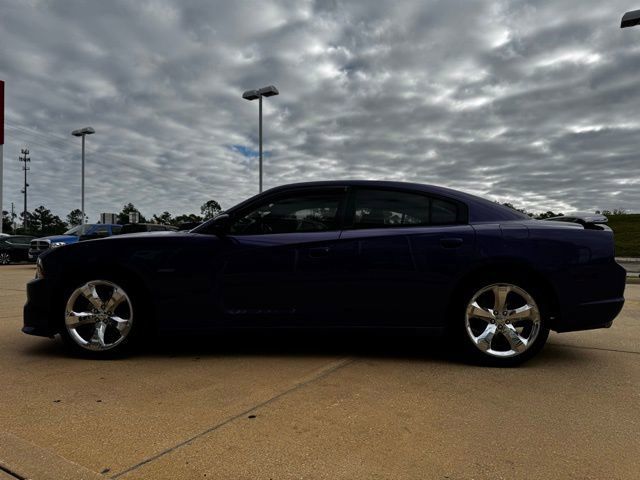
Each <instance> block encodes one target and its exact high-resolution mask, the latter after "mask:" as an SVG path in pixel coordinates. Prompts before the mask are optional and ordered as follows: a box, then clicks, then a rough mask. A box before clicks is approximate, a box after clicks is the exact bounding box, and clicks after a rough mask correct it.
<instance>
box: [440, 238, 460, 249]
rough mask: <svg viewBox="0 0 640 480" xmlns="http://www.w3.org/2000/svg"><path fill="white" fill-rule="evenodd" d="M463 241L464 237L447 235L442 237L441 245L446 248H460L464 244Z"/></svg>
mask: <svg viewBox="0 0 640 480" xmlns="http://www.w3.org/2000/svg"><path fill="white" fill-rule="evenodd" d="M462 243H463V241H462V239H461V238H456V237H447V238H441V239H440V245H442V246H443V247H444V248H458V247H460V246H461V245H462Z"/></svg>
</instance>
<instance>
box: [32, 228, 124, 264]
mask: <svg viewBox="0 0 640 480" xmlns="http://www.w3.org/2000/svg"><path fill="white" fill-rule="evenodd" d="M120 230H122V225H116V224H111V223H94V224H92V223H85V224H84V225H77V226H75V227H73V228H71V229H69V230H67V231H66V232H64V234H63V235H51V236H48V237H42V238H36V239H35V240H32V241H31V246H30V248H29V259H30V260H36V259H37V258H38V256H40V254H41V253H42V252H45V251H47V250H49V249H50V248H57V247H62V246H64V245H70V244H72V243H76V242H79V241H82V240H94V239H97V238H106V237H110V236H111V235H116V234H118V233H120Z"/></svg>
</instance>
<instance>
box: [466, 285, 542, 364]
mask: <svg viewBox="0 0 640 480" xmlns="http://www.w3.org/2000/svg"><path fill="white" fill-rule="evenodd" d="M465 299H466V301H465V303H464V305H465V310H464V312H461V313H462V315H460V316H461V317H462V319H460V320H462V322H460V323H458V327H459V328H458V333H459V334H458V337H459V341H461V342H462V344H463V348H464V350H465V352H466V354H467V356H468V357H470V358H471V359H472V360H473V361H476V362H478V363H482V364H485V365H492V366H507V367H508V366H515V365H519V364H521V363H523V362H525V361H526V360H528V359H530V358H531V357H533V356H534V355H535V354H537V353H538V352H539V351H540V349H541V348H542V347H543V346H544V344H545V342H546V341H547V337H548V336H549V330H548V329H547V328H546V326H545V321H544V303H543V300H544V299H543V298H542V295H541V294H540V293H539V292H537V290H536V289H534V288H532V287H528V286H527V287H525V286H524V285H523V284H522V283H521V282H517V283H516V282H512V281H499V282H495V281H493V282H481V283H479V284H476V285H475V286H474V287H471V288H470V289H468V290H467V292H466V295H465ZM460 337H461V338H460Z"/></svg>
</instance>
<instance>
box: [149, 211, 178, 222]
mask: <svg viewBox="0 0 640 480" xmlns="http://www.w3.org/2000/svg"><path fill="white" fill-rule="evenodd" d="M153 221H154V222H156V223H160V224H162V225H171V224H172V223H173V218H172V217H171V214H170V213H169V212H167V211H164V212H162V213H161V214H160V215H154V216H153Z"/></svg>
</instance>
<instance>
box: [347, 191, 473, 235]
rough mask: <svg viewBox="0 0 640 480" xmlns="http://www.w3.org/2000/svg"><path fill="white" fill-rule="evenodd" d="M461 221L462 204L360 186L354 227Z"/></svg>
mask: <svg viewBox="0 0 640 480" xmlns="http://www.w3.org/2000/svg"><path fill="white" fill-rule="evenodd" d="M458 223H461V222H460V212H459V205H458V204H457V203H456V202H453V201H448V200H444V199H441V198H431V197H429V196H428V195H422V194H419V193H411V192H400V191H396V190H375V189H358V190H356V191H355V194H354V200H353V218H352V221H351V228H359V229H360V228H398V227H412V226H413V227H416V226H427V225H449V224H451V225H453V224H458Z"/></svg>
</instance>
